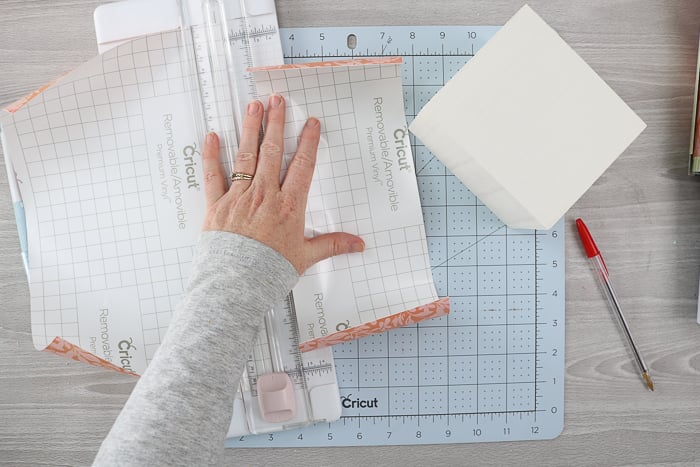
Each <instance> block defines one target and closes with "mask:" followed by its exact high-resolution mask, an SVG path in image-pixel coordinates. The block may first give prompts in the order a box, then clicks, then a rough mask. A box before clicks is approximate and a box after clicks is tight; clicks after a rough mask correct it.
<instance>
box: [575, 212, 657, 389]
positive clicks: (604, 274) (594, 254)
mask: <svg viewBox="0 0 700 467" xmlns="http://www.w3.org/2000/svg"><path fill="white" fill-rule="evenodd" d="M576 228H577V229H578V234H579V236H580V237H581V242H582V243H583V248H585V250H586V256H588V260H589V261H590V263H591V265H592V266H593V269H594V270H595V273H596V276H598V280H599V282H600V285H601V286H602V289H603V292H604V293H605V296H606V297H607V299H608V302H610V307H611V308H612V309H613V311H614V312H615V316H616V317H617V319H618V322H619V323H620V326H621V327H622V330H623V331H624V334H625V337H627V342H629V344H630V347H631V348H632V353H633V354H634V358H635V360H636V361H637V364H638V365H639V368H640V369H641V370H642V378H643V379H644V382H645V383H646V385H647V387H648V388H649V389H651V390H652V391H653V390H654V383H653V382H652V380H651V376H649V368H648V367H647V364H646V363H645V362H644V359H643V358H642V355H641V354H640V353H639V350H638V349H637V346H636V345H635V343H634V339H632V333H631V332H630V328H629V325H628V324H627V320H626V319H625V317H624V315H623V314H622V308H621V307H620V302H619V301H618V299H617V295H616V294H615V289H613V286H612V283H611V282H610V274H609V273H608V267H607V266H606V265H605V260H603V256H602V255H601V254H600V250H599V249H598V246H597V245H596V244H595V242H594V241H593V237H592V236H591V233H590V232H589V231H588V227H586V224H584V223H583V220H581V219H576Z"/></svg>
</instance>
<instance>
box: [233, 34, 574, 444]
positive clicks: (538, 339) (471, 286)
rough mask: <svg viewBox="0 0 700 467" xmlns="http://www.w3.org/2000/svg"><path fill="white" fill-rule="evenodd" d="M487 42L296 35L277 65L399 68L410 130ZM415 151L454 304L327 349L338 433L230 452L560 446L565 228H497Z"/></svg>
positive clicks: (437, 274)
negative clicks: (432, 316) (370, 59)
mask: <svg viewBox="0 0 700 467" xmlns="http://www.w3.org/2000/svg"><path fill="white" fill-rule="evenodd" d="M497 29H498V28H495V27H466V26H463V27H458V26H450V27H356V28H308V29H306V28H294V29H282V30H281V34H282V44H283V49H284V55H285V59H286V61H288V62H304V61H316V60H333V59H336V58H340V59H346V58H349V57H350V58H352V57H362V56H390V55H401V56H403V57H404V67H403V84H404V96H405V105H406V108H405V109H406V114H407V118H408V121H409V123H410V121H411V120H412V119H413V116H415V115H416V113H417V112H418V111H419V110H420V109H421V107H422V106H423V105H424V104H425V103H426V102H427V101H428V100H429V99H430V97H431V96H432V95H433V94H434V93H435V92H437V90H438V89H440V88H441V87H442V86H443V85H444V83H445V82H447V80H449V78H450V77H451V76H452V75H453V74H454V73H455V72H457V71H458V70H459V69H460V68H461V67H462V66H463V65H464V64H465V63H466V62H467V61H468V60H469V59H470V58H471V57H472V56H473V54H474V53H475V52H476V51H477V50H478V49H479V48H480V47H481V46H482V45H483V44H484V43H485V42H486V41H487V40H488V39H489V38H490V37H491V36H492V35H493V34H494V33H495V32H496V30H497ZM348 44H350V47H354V48H350V47H349V46H348ZM535 52H536V51H535ZM464 137H465V138H468V137H469V129H468V128H465V129H464ZM413 143H414V145H413V154H414V158H415V167H416V172H417V177H418V184H419V189H420V193H421V202H422V205H423V215H424V218H425V225H426V230H427V235H428V241H429V246H430V257H431V263H432V270H433V276H434V278H435V282H436V286H437V287H438V292H439V294H440V295H441V296H446V295H447V296H450V298H451V301H452V312H451V314H450V315H449V316H448V317H444V318H440V319H436V320H432V321H429V322H425V323H421V324H419V325H417V326H413V327H407V328H401V329H397V330H392V331H389V332H387V333H385V334H381V335H377V336H372V337H369V338H365V339H362V340H359V341H356V342H350V343H346V344H342V345H339V346H336V347H335V348H334V357H335V363H336V368H337V374H338V381H339V385H340V394H341V402H342V405H343V417H342V418H341V419H340V420H339V421H337V422H334V423H319V424H316V425H314V426H311V427H306V428H303V429H294V430H290V431H286V432H281V433H270V434H266V435H261V436H243V437H236V438H231V439H229V440H227V445H228V446H241V447H256V446H280V447H282V446H285V447H286V446H294V447H301V446H354V445H383V444H433V443H463V442H477V441H513V440H535V439H549V438H553V437H556V436H557V435H558V434H559V433H560V432H561V430H562V428H563V421H564V406H563V403H564V224H563V221H560V222H559V223H558V224H557V225H556V226H555V227H554V229H552V230H549V231H527V230H511V229H508V228H506V227H505V226H504V225H503V224H502V223H501V222H500V221H499V220H498V219H497V218H496V217H495V216H494V215H493V214H492V213H491V212H490V211H489V210H488V209H487V208H486V207H484V205H483V204H482V203H481V202H480V201H479V200H478V199H476V198H475V197H474V195H472V194H471V193H470V192H469V190H467V189H466V188H465V187H464V186H463V185H462V184H461V183H460V182H459V181H458V180H457V179H456V178H455V177H454V176H453V175H451V174H450V173H449V172H448V171H447V170H446V169H445V167H444V166H443V165H442V164H441V163H440V162H439V161H438V160H437V159H435V157H434V156H433V155H432V154H430V152H429V151H427V149H426V148H425V147H423V146H422V145H421V144H420V142H417V141H415V140H414V141H413Z"/></svg>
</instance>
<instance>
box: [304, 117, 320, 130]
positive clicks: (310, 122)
mask: <svg viewBox="0 0 700 467" xmlns="http://www.w3.org/2000/svg"><path fill="white" fill-rule="evenodd" d="M320 124H321V122H319V121H318V119H317V118H315V117H311V118H309V119H308V120H307V121H306V126H307V127H309V128H316V127H317V126H319V125H320Z"/></svg>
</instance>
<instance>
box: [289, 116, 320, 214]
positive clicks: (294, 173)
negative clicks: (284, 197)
mask: <svg viewBox="0 0 700 467" xmlns="http://www.w3.org/2000/svg"><path fill="white" fill-rule="evenodd" d="M320 138H321V123H320V122H319V121H318V120H316V119H315V118H310V119H308V120H307V121H306V125H305V126H304V129H303V130H302V132H301V137H300V138H299V144H298V145H297V152H296V154H294V158H293V159H292V161H291V162H290V164H289V168H288V169H287V174H286V175H285V177H284V183H283V184H282V191H286V192H288V193H290V194H292V195H293V196H295V197H296V198H297V200H298V201H299V202H300V203H303V205H304V206H305V205H306V198H307V197H308V195H309V187H310V186H311V178H312V177H313V175H314V167H315V165H316V152H317V150H318V142H319V140H320Z"/></svg>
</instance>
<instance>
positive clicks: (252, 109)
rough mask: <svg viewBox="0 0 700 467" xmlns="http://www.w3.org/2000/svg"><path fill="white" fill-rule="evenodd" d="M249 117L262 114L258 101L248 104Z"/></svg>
mask: <svg viewBox="0 0 700 467" xmlns="http://www.w3.org/2000/svg"><path fill="white" fill-rule="evenodd" d="M247 112H248V115H257V114H258V112H260V103H259V102H258V101H253V102H250V103H249V104H248V109H247Z"/></svg>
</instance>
